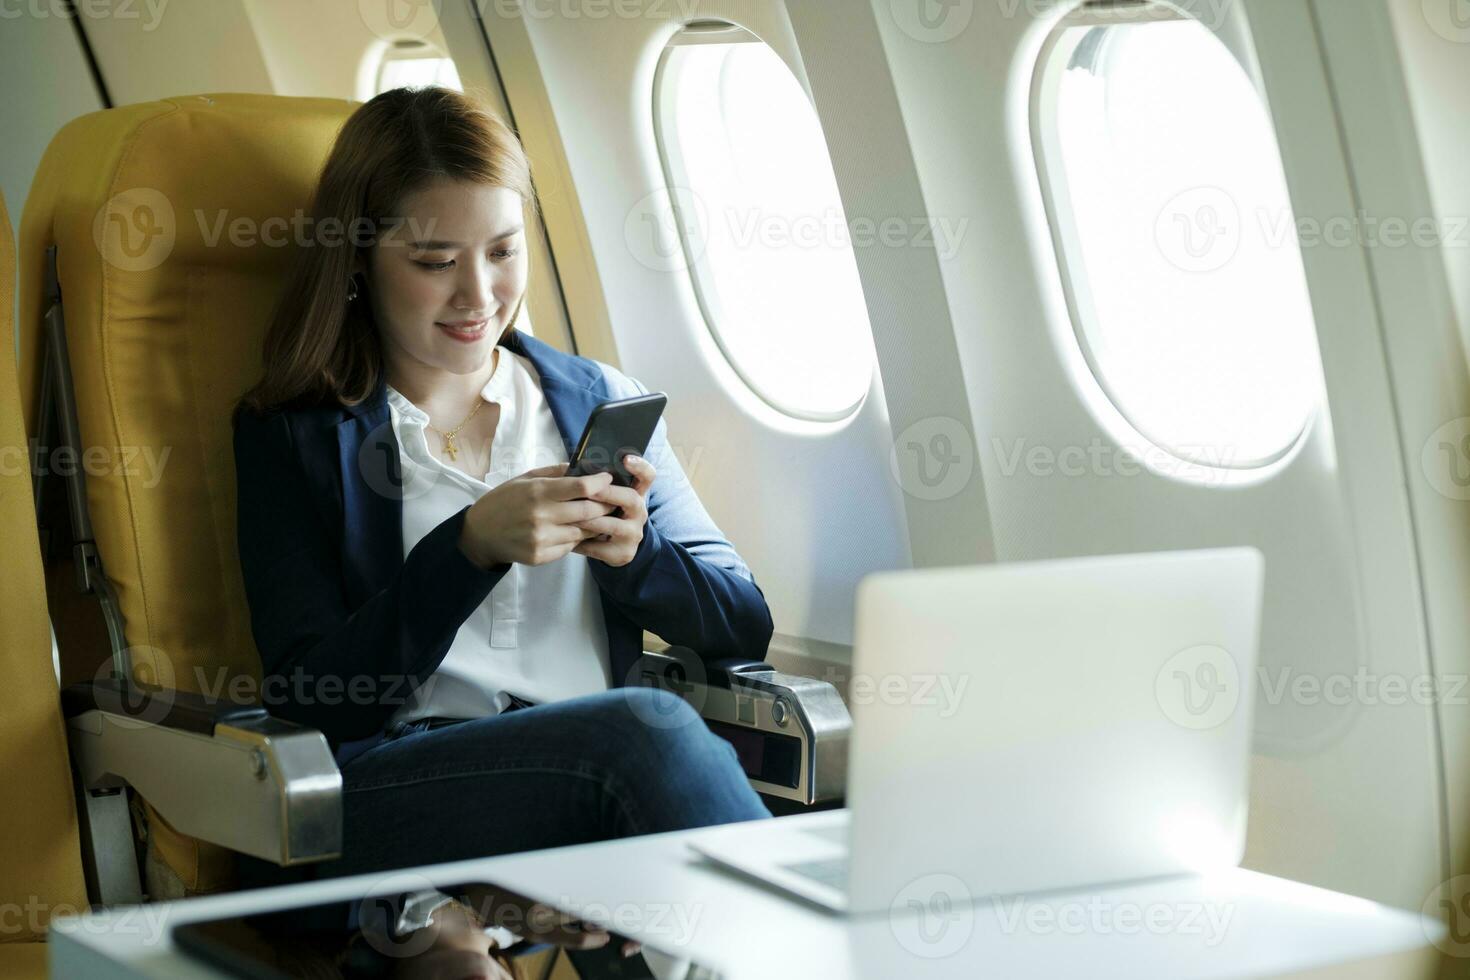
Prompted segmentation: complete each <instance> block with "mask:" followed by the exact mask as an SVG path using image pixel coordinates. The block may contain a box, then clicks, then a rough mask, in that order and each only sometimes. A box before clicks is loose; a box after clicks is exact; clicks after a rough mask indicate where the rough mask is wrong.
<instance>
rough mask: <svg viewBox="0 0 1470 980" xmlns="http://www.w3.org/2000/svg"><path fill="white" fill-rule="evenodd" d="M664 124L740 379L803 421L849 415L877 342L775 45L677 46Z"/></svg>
mask: <svg viewBox="0 0 1470 980" xmlns="http://www.w3.org/2000/svg"><path fill="white" fill-rule="evenodd" d="M656 94H657V99H656V112H655V117H656V118H655V123H656V128H657V130H658V134H659V143H660V149H661V151H662V153H663V156H664V163H665V166H666V168H667V175H668V178H669V182H670V185H671V187H673V188H674V189H675V190H674V200H675V202H676V205H678V210H677V215H678V219H679V234H680V236H681V239H682V244H683V247H684V249H685V255H686V257H687V258H688V259H689V260H690V272H691V274H692V275H693V278H694V286H695V290H696V292H697V293H698V295H699V300H700V304H701V306H702V307H703V310H704V314H705V318H706V320H707V321H708V324H709V327H710V330H711V331H712V332H713V334H714V336H715V340H716V342H717V343H718V344H719V346H720V348H721V350H722V351H723V352H724V354H725V356H726V357H727V358H728V359H729V361H730V363H731V365H732V366H733V367H734V368H735V371H736V373H738V374H739V375H740V377H741V378H742V379H743V380H744V381H745V383H746V384H748V385H749V386H750V387H751V388H752V389H753V390H754V391H755V392H756V393H757V394H758V395H760V396H761V397H762V398H763V399H764V400H765V401H767V402H768V403H769V404H771V405H772V406H774V407H775V408H777V409H779V410H781V411H783V412H786V413H787V414H790V415H794V416H797V417H801V418H810V419H838V418H842V417H844V416H846V415H849V414H850V413H851V412H852V411H853V410H854V409H855V408H856V407H857V405H858V404H859V403H860V402H861V400H862V398H863V395H864V394H865V393H866V392H867V390H868V384H869V381H870V380H871V377H872V370H873V356H874V355H873V344H872V335H871V332H870V329H869V326H868V315H867V308H866V306H865V305H864V303H863V293H862V287H861V285H860V283H859V280H858V273H857V264H856V262H855V261H854V259H853V252H852V246H851V242H850V241H849V234H848V225H847V221H846V216H845V213H844V212H843V209H842V202H841V200H840V199H839V197H838V194H837V182H836V178H835V177H834V176H833V173H832V163H831V160H830V158H829V157H828V155H827V145H826V143H825V141H824V140H823V138H822V130H821V125H820V123H819V122H818V120H817V115H816V112H815V111H814V110H813V108H812V104H811V101H810V99H808V97H807V94H806V91H805V90H804V89H803V88H802V87H801V84H800V83H799V82H798V81H797V79H796V78H795V76H793V75H792V73H791V70H790V69H789V68H787V67H786V64H785V63H784V62H783V61H782V60H781V59H780V57H778V56H777V55H776V53H775V52H774V51H772V50H771V49H770V48H769V47H768V46H767V45H765V44H764V43H761V42H759V41H755V40H750V41H745V42H743V43H700V44H687V45H680V44H677V43H676V44H674V45H672V46H671V47H670V48H669V49H668V51H667V52H666V54H665V61H664V64H663V66H662V68H661V70H660V73H659V80H658V91H657V93H656Z"/></svg>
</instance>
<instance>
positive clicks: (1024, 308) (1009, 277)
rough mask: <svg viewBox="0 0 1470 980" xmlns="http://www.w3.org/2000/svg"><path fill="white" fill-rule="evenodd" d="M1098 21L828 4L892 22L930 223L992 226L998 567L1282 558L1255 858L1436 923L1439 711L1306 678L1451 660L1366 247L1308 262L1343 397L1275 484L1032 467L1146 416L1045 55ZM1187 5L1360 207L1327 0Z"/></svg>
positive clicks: (982, 236) (1301, 173)
mask: <svg viewBox="0 0 1470 980" xmlns="http://www.w3.org/2000/svg"><path fill="white" fill-rule="evenodd" d="M1072 6H1073V5H1071V4H1056V5H1049V6H1048V5H1035V4H1030V5H1028V4H1018V5H990V4H976V5H974V6H973V9H972V8H970V6H969V5H960V6H959V7H958V8H956V9H960V10H964V11H967V12H969V11H971V9H972V12H971V13H970V16H972V18H973V19H972V22H971V23H970V24H969V25H968V27H967V28H965V29H963V30H960V31H958V32H957V33H956V34H954V36H952V37H945V38H944V39H943V41H942V43H933V42H934V41H935V38H934V37H924V36H922V35H923V32H915V31H913V30H909V31H905V30H904V29H902V28H901V27H900V25H898V24H897V23H896V22H895V20H894V19H893V18H892V17H891V16H890V15H889V13H888V11H889V5H888V4H886V3H882V2H878V0H875V2H874V3H873V12H874V16H873V18H872V19H871V20H869V18H868V17H866V16H865V17H861V18H859V17H853V16H851V14H850V12H847V11H844V12H843V13H842V14H841V15H840V16H839V15H838V13H837V12H835V11H833V10H831V9H826V8H821V7H818V6H817V5H813V6H812V7H811V8H810V10H809V14H810V16H811V17H812V18H813V19H815V18H817V17H818V16H820V14H819V11H821V12H823V13H825V17H824V18H823V19H824V21H825V23H824V25H823V26H824V28H825V30H824V31H823V32H821V36H823V37H824V38H826V39H827V43H831V44H832V45H834V47H839V48H840V47H844V46H850V45H851V44H852V41H851V40H850V38H851V36H852V35H853V34H854V33H858V32H862V31H867V30H873V29H877V30H878V31H880V33H881V34H882V37H883V41H884V46H885V50H886V52H887V63H888V68H889V70H890V71H891V72H892V75H893V79H894V84H895V87H896V88H897V90H898V92H899V95H900V100H901V102H902V106H903V110H904V117H905V120H906V122H907V125H908V135H909V138H910V140H911V143H912V146H913V153H914V155H915V158H916V159H917V160H918V163H919V170H920V173H921V175H922V178H923V186H924V194H925V199H926V202H927V205H928V208H929V213H930V214H931V215H967V216H970V217H971V219H972V222H973V224H972V228H971V231H970V234H969V235H968V236H967V237H966V238H965V239H964V241H963V247H962V249H961V250H960V253H959V254H958V255H957V256H956V257H955V259H954V260H953V261H952V262H950V263H948V264H947V266H946V268H945V285H946V288H947V290H948V294H949V302H950V306H951V309H952V316H953V319H954V321H955V323H956V324H958V325H959V326H958V330H959V340H960V344H961V351H962V356H963V357H964V368H965V372H966V375H967V376H968V377H969V378H970V379H971V387H970V392H969V394H970V397H971V399H972V404H973V410H972V416H973V418H974V419H975V420H976V430H975V442H976V450H977V454H978V457H979V460H980V470H981V472H982V473H983V474H984V479H985V481H986V496H987V498H988V500H989V502H990V511H991V524H992V526H993V530H994V537H995V550H996V557H997V558H998V559H1000V560H1016V559H1030V558H1046V557H1054V556H1060V555H1068V554H1089V553H1108V552H1127V551H1145V550H1153V549H1160V550H1166V549H1177V548H1194V547H1207V546H1215V545H1226V544H1251V545H1254V546H1256V547H1258V548H1260V549H1261V551H1262V552H1263V553H1264V554H1265V555H1266V569H1267V571H1266V601H1265V609H1264V619H1263V627H1262V638H1261V668H1262V669H1261V671H1260V672H1259V673H1258V675H1257V676H1256V677H1245V678H1243V679H1242V680H1243V681H1244V682H1245V683H1251V684H1254V685H1255V688H1256V690H1255V699H1256V732H1257V739H1256V742H1257V744H1256V754H1255V759H1254V765H1253V772H1252V784H1253V792H1252V800H1251V814H1250V827H1251V834H1250V842H1249V847H1248V853H1247V859H1246V860H1247V864H1248V865H1249V866H1251V867H1255V868H1259V869H1261V870H1265V871H1269V872H1271V873H1276V874H1281V875H1284V876H1287V877H1291V878H1297V879H1300V880H1305V881H1310V882H1313V883H1317V884H1321V885H1324V886H1327V887H1331V888H1334V889H1338V890H1341V891H1345V892H1349V893H1353V894H1359V895H1364V896H1367V897H1371V898H1375V899H1378V900H1382V901H1386V902H1389V903H1392V904H1396V905H1400V906H1404V907H1410V908H1418V907H1419V906H1420V905H1421V904H1422V902H1423V900H1424V898H1425V896H1426V895H1427V894H1428V893H1429V890H1430V888H1431V887H1432V886H1433V884H1434V883H1436V882H1438V881H1439V880H1440V879H1441V878H1442V876H1443V871H1444V868H1445V863H1444V855H1443V853H1442V851H1441V846H1440V845H1441V840H1442V829H1443V827H1442V820H1441V817H1442V806H1443V802H1442V800H1441V796H1440V785H1439V780H1440V769H1439V753H1438V742H1437V735H1438V731H1437V718H1436V713H1435V711H1434V709H1433V707H1432V706H1426V705H1422V704H1417V705H1416V704H1412V703H1411V704H1407V705H1406V704H1403V703H1387V702H1386V701H1384V700H1374V699H1369V698H1362V697H1353V698H1351V700H1350V701H1349V702H1348V703H1345V704H1342V703H1337V704H1334V703H1330V702H1329V700H1328V699H1324V698H1323V697H1321V696H1320V693H1319V694H1318V695H1317V696H1315V697H1314V696H1312V695H1311V694H1310V692H1309V691H1308V693H1306V694H1302V693H1296V692H1297V689H1296V688H1294V687H1293V686H1292V685H1293V684H1294V683H1296V682H1297V681H1298V680H1300V679H1301V678H1306V679H1307V680H1308V681H1309V682H1315V683H1317V684H1323V683H1325V682H1328V681H1330V680H1336V679H1339V678H1342V679H1348V680H1349V681H1351V679H1352V678H1354V677H1355V676H1357V675H1358V674H1359V673H1360V672H1363V671H1366V672H1368V673H1369V674H1371V675H1372V676H1375V677H1386V676H1392V677H1396V678H1402V679H1405V680H1408V681H1412V680H1413V679H1415V678H1424V677H1426V676H1427V675H1428V674H1429V673H1430V672H1431V671H1432V670H1433V667H1432V664H1431V661H1430V657H1429V650H1428V647H1427V644H1426V637H1425V634H1424V619H1423V609H1422V606H1421V595H1420V591H1419V589H1418V581H1419V578H1418V568H1417V560H1418V555H1417V552H1416V540H1415V530H1414V524H1413V521H1412V518H1411V513H1410V509H1409V501H1408V499H1407V495H1406V494H1405V492H1404V491H1405V488H1404V483H1405V479H1406V476H1407V474H1406V472H1405V469H1404V459H1405V457H1404V455H1403V454H1402V452H1401V444H1400V441H1399V435H1398V432H1397V431H1396V430H1395V419H1396V416H1397V411H1398V406H1396V404H1395V402H1394V397H1393V388H1392V386H1391V385H1390V383H1389V377H1388V367H1387V363H1386V361H1387V354H1386V351H1385V349H1384V344H1383V336H1382V334H1381V332H1380V324H1379V321H1378V315H1377V313H1378V310H1377V306H1376V302H1375V296H1374V294H1373V289H1372V283H1373V279H1372V274H1371V273H1372V271H1373V270H1372V266H1371V265H1370V263H1369V262H1368V261H1367V260H1366V259H1365V258H1364V256H1363V255H1362V251H1363V250H1362V249H1352V248H1344V249H1324V248H1303V249H1302V253H1303V254H1302V261H1303V264H1304V266H1305V271H1306V274H1307V282H1308V287H1309V291H1310V294H1311V300H1312V304H1313V308H1314V313H1315V320H1316V328H1317V339H1318V345H1319V347H1320V352H1321V362H1322V368H1323V384H1324V387H1325V391H1326V397H1325V399H1324V403H1323V404H1322V405H1321V406H1320V408H1319V410H1318V412H1317V416H1316V418H1315V420H1314V422H1313V423H1312V424H1311V426H1310V428H1309V429H1308V431H1307V432H1306V433H1305V435H1304V436H1303V437H1302V440H1301V443H1300V445H1299V446H1298V447H1297V448H1296V449H1295V450H1294V451H1293V452H1292V453H1290V454H1289V455H1288V456H1287V458H1286V459H1285V460H1283V461H1281V463H1279V464H1278V465H1276V466H1275V467H1274V469H1273V470H1271V471H1268V472H1267V473H1265V474H1262V475H1261V478H1258V479H1256V480H1254V481H1253V482H1243V483H1233V484H1228V483H1222V484H1220V485H1214V486H1209V485H1203V484H1200V483H1195V482H1191V481H1188V480H1183V479H1178V478H1176V477H1175V476H1172V475H1170V474H1167V473H1160V472H1154V471H1152V470H1149V469H1145V470H1143V471H1142V472H1138V473H1136V474H1135V475H1126V474H1124V473H1123V472H1122V469H1121V467H1103V466H1096V465H1088V466H1085V467H1083V471H1082V472H1077V473H1065V472H1062V471H1061V470H1060V469H1059V468H1058V467H1056V466H1055V465H1053V466H1050V467H1032V466H1029V465H1027V464H1026V463H1025V461H1024V456H1023V457H1022V458H1021V459H1022V462H1021V464H1020V465H1015V463H1014V459H1015V457H1014V455H1012V454H1013V453H1014V450H1015V448H1016V447H1017V446H1021V447H1025V448H1031V447H1038V446H1039V447H1042V448H1044V449H1047V450H1049V451H1050V452H1051V453H1054V454H1060V453H1061V452H1062V451H1064V450H1066V449H1067V448H1068V447H1084V448H1086V447H1092V446H1095V445H1099V444H1100V445H1101V446H1102V447H1103V449H1104V452H1103V457H1102V458H1103V459H1104V460H1105V461H1109V460H1110V461H1114V462H1116V461H1118V460H1120V459H1121V458H1122V445H1121V442H1120V440H1119V438H1117V437H1116V433H1118V432H1119V431H1121V430H1122V429H1124V428H1125V427H1126V423H1123V424H1122V425H1120V424H1119V422H1120V420H1119V419H1118V418H1117V417H1116V416H1115V415H1113V414H1111V413H1113V412H1114V411H1115V410H1114V409H1112V408H1111V403H1110V401H1109V400H1108V398H1107V397H1106V396H1105V395H1103V394H1102V393H1101V392H1100V391H1099V390H1098V389H1097V384H1098V382H1097V381H1096V379H1095V376H1094V375H1093V373H1092V371H1091V369H1090V367H1089V366H1088V365H1087V363H1086V362H1085V361H1084V360H1083V358H1082V356H1081V353H1080V351H1079V345H1078V342H1077V338H1076V333H1075V331H1074V327H1073V324H1072V322H1071V314H1070V312H1069V307H1068V303H1067V300H1066V297H1065V295H1064V292H1063V289H1062V279H1061V277H1062V275H1063V274H1064V270H1063V269H1062V268H1061V267H1060V265H1059V261H1058V257H1057V252H1056V247H1055V245H1054V242H1053V236H1052V233H1051V230H1050V223H1049V219H1048V216H1047V211H1046V206H1045V198H1044V195H1043V192H1042V185H1041V182H1042V180H1043V179H1046V178H1045V177H1044V176H1043V174H1042V171H1040V170H1039V168H1038V161H1037V159H1036V154H1035V145H1034V141H1033V131H1032V108H1033V106H1032V96H1033V85H1032V82H1033V72H1034V68H1035V65H1036V60H1037V57H1038V54H1039V52H1040V50H1041V48H1042V45H1043V43H1044V42H1045V40H1046V38H1047V36H1048V34H1049V33H1050V31H1051V29H1052V28H1053V26H1054V25H1055V24H1056V23H1057V22H1058V21H1059V20H1060V18H1061V16H1062V15H1063V14H1064V13H1066V12H1067V11H1068V10H1069V9H1070V8H1071V7H1072ZM1180 6H1182V7H1184V8H1185V9H1189V8H1191V7H1193V8H1194V9H1195V10H1196V11H1197V12H1204V13H1208V14H1212V15H1214V16H1212V17H1210V18H1208V19H1209V20H1210V23H1209V24H1208V26H1210V27H1212V28H1214V29H1216V30H1217V31H1219V32H1221V33H1225V34H1227V35H1228V36H1230V37H1232V38H1237V39H1238V38H1240V37H1247V38H1250V37H1254V39H1255V41H1256V44H1257V54H1258V56H1259V58H1260V59H1261V61H1262V66H1261V70H1262V74H1263V76H1264V81H1265V87H1266V92H1267V96H1268V104H1269V106H1268V107H1269V109H1270V111H1271V112H1272V114H1273V117H1274V119H1273V121H1274V123H1275V128H1276V132H1277V136H1278V141H1279V142H1280V143H1281V152H1282V156H1283V162H1284V165H1285V173H1286V177H1287V182H1288V185H1289V188H1290V191H1291V196H1292V203H1293V205H1294V206H1295V211H1296V217H1297V219H1302V218H1312V219H1316V220H1321V221H1325V220H1327V219H1329V218H1331V217H1332V216H1334V215H1342V214H1352V213H1353V212H1354V211H1355V207H1354V201H1355V197H1354V195H1355V192H1356V191H1357V190H1358V189H1357V188H1355V187H1354V186H1353V183H1352V180H1351V166H1350V164H1349V162H1348V161H1346V160H1344V159H1342V141H1341V138H1340V133H1339V132H1338V130H1337V125H1336V120H1335V116H1334V113H1333V109H1332V100H1333V98H1334V97H1341V98H1349V97H1351V96H1352V90H1351V89H1345V90H1344V91H1341V92H1334V91H1333V90H1332V89H1331V87H1330V85H1329V83H1328V78H1327V72H1326V70H1325V68H1324V65H1323V56H1322V55H1321V54H1319V53H1318V51H1319V42H1318V39H1317V37H1316V34H1315V31H1314V29H1313V24H1314V17H1315V16H1316V12H1315V11H1314V10H1313V9H1312V8H1311V7H1310V6H1309V5H1308V4H1307V3H1306V2H1305V0H1261V2H1259V3H1246V4H1234V3H1229V2H1226V3H1223V4H1222V3H1194V4H1191V3H1181V4H1180ZM1323 6H1325V7H1327V8H1332V7H1334V6H1336V5H1333V4H1327V5H1323ZM1355 6H1357V5H1355ZM1038 8H1040V9H1038ZM1247 13H1249V15H1250V16H1247ZM1323 16H1327V14H1324V15H1323ZM874 25H876V28H875V27H874ZM806 57H807V60H808V64H809V65H810V64H811V63H812V60H813V58H812V55H811V53H810V52H806ZM1247 67H1248V68H1250V67H1253V66H1249V65H1248V66H1247ZM869 70H871V68H869ZM1395 70H1396V69H1395ZM1339 80H1340V79H1339ZM813 82H814V86H815V87H816V88H818V89H820V87H821V83H820V79H817V78H816V77H815V74H814V78H813ZM1405 176H1411V172H1406V174H1405ZM1008 455H1011V458H1010V459H1009V460H1008V459H1007V456H1008ZM1051 458H1053V459H1055V458H1057V457H1056V456H1053V457H1051ZM1459 540H1460V541H1463V540H1464V539H1463V538H1461V539H1459ZM920 561H921V556H919V555H918V554H916V555H915V563H916V564H919V563H920ZM1283 685H1284V686H1283ZM1319 690H1320V689H1319ZM1390 842H1391V846H1390Z"/></svg>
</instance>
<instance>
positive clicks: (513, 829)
mask: <svg viewBox="0 0 1470 980" xmlns="http://www.w3.org/2000/svg"><path fill="white" fill-rule="evenodd" d="M342 784H343V785H342V800H343V828H342V829H343V842H342V857H341V858H339V859H338V860H335V861H327V862H323V863H321V864H317V865H312V866H311V867H312V868H314V869H315V871H314V873H313V875H312V876H313V877H319V878H326V877H337V876H340V875H348V874H360V873H364V872H375V871H384V870H389V869H395V868H405V867H413V866H417V865H424V864H436V863H439V862H443V861H458V860H463V859H467V858H479V857H490V856H492V855H496V854H510V853H515V852H518V851H529V850H537V849H540V848H545V847H559V846H562V845H566V844H581V843H587V842H591V841H600V840H609V839H612V838H617V837H631V836H635V835H639V834H652V833H658V832H660V831H665V830H680V829H684V828H689V827H705V826H710V825H712V824H720V823H732V822H734V821H737V820H752V819H755V818H758V817H768V816H770V811H768V810H767V809H766V807H765V805H764V804H763V803H761V800H760V797H759V796H757V795H756V793H755V791H754V790H752V789H751V788H750V783H749V782H748V781H747V779H746V776H745V773H744V771H743V770H742V769H741V768H740V765H739V763H738V762H737V761H736V757H735V750H734V749H733V748H732V747H731V746H730V744H729V743H728V742H726V741H725V740H724V739H722V738H720V737H719V736H717V735H714V734H713V733H711V732H710V730H709V729H708V728H707V727H706V726H705V724H704V720H703V719H702V718H700V717H699V715H698V713H696V712H695V710H694V709H693V708H691V707H690V706H689V705H688V704H687V703H685V702H684V701H683V700H682V699H681V698H679V697H677V696H676V695H673V694H670V693H668V692H666V691H660V690H655V689H650V688H642V687H623V688H616V689H614V690H611V691H605V692H602V693H599V694H591V695H587V696H585V697H579V698H572V699H569V700H566V701H558V702H554V703H550V704H543V705H537V706H535V707H531V708H525V709H522V710H519V711H509V712H506V713H503V714H500V715H494V716H491V717H487V718H476V719H471V720H468V721H462V722H458V723H456V724H452V725H445V726H442V727H435V728H429V727H428V723H427V722H410V723H408V724H398V725H394V726H392V727H390V729H389V731H388V739H387V741H385V742H383V743H382V744H380V745H376V746H374V747H373V748H372V749H369V750H368V751H367V752H365V753H363V754H362V755H360V756H358V757H356V758H354V759H352V760H351V761H350V762H348V763H347V765H346V766H345V767H344V768H343V770H342ZM246 863H248V864H249V865H250V868H249V869H247V868H246V866H245V864H242V867H241V874H242V878H245V879H254V878H256V877H257V875H258V874H259V873H261V872H263V871H264V872H265V873H266V877H267V880H263V881H255V882H251V881H247V882H245V883H254V884H262V885H264V884H269V883H273V882H274V881H279V880H281V877H282V876H281V875H278V874H276V873H275V872H277V871H280V870H282V869H277V868H273V866H272V870H271V871H266V869H265V868H264V867H262V866H263V865H264V862H255V861H253V860H252V861H248V862H246Z"/></svg>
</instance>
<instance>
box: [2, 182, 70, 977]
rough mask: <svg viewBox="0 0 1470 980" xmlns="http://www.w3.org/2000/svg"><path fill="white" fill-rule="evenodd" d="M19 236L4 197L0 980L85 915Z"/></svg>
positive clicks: (35, 971) (35, 967) (36, 957)
mask: <svg viewBox="0 0 1470 980" xmlns="http://www.w3.org/2000/svg"><path fill="white" fill-rule="evenodd" d="M14 308H15V238H14V236H13V235H12V232H11V226H10V215H9V213H8V212H7V211H6V208H5V198H4V197H3V196H0V335H3V336H4V344H3V349H4V353H3V354H0V527H3V528H4V531H3V532H0V533H3V536H4V540H5V551H6V554H5V560H4V561H0V669H3V671H4V675H5V684H6V691H5V710H4V711H3V712H0V772H4V773H5V779H6V781H7V782H8V783H9V784H10V786H11V788H12V794H11V796H10V800H9V804H8V805H7V806H4V807H0V976H5V977H44V976H45V975H46V948H45V946H43V945H42V940H44V939H45V937H46V926H47V924H48V923H49V922H50V920H51V918H52V917H53V916H56V915H64V914H68V913H72V912H79V911H83V910H85V909H86V908H87V890H86V887H85V885H84V882H83V877H82V857H81V845H80V842H79V839H78V835H77V814H76V805H75V803H74V802H73V800H72V782H71V777H70V768H69V767H68V765H67V755H66V734H65V727H64V725H63V724H62V719H61V697H60V693H59V691H58V690H57V680H56V673H55V671H54V669H53V667H52V660H51V628H50V624H49V621H48V619H47V612H46V589H45V585H44V583H43V581H42V577H41V551H40V547H39V541H38V538H37V536H36V511H35V507H34V506H33V502H32V496H31V492H32V485H31V469H30V466H29V465H28V462H27V459H28V456H29V451H28V446H27V443H26V435H25V427H24V425H23V424H22V422H21V414H20V386H19V383H18V379H17V375H16V369H15V345H14V342H13V338H14V336H15V324H14V323H13V322H11V321H12V319H13V317H12V314H11V311H12V310H13V309H14Z"/></svg>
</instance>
